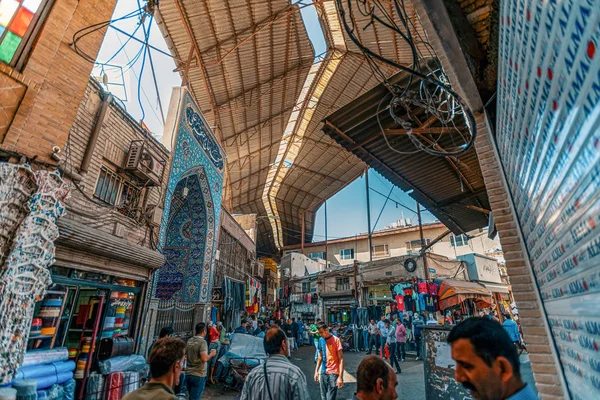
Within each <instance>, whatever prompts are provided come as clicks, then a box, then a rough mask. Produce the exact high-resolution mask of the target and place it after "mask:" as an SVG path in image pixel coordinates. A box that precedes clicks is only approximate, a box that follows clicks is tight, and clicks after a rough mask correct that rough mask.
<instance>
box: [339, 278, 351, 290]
mask: <svg viewBox="0 0 600 400" xmlns="http://www.w3.org/2000/svg"><path fill="white" fill-rule="evenodd" d="M335 290H336V291H340V290H350V278H335Z"/></svg>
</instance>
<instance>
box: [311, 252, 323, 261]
mask: <svg viewBox="0 0 600 400" xmlns="http://www.w3.org/2000/svg"><path fill="white" fill-rule="evenodd" d="M308 258H310V259H313V260H316V259H317V258H320V259H322V260H324V259H325V252H323V251H318V252H316V253H308Z"/></svg>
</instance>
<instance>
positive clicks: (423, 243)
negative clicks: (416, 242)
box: [417, 201, 429, 279]
mask: <svg viewBox="0 0 600 400" xmlns="http://www.w3.org/2000/svg"><path fill="white" fill-rule="evenodd" d="M417 217H418V219H419V234H420V235H421V255H422V256H423V268H424V269H425V279H429V269H428V268H427V255H426V254H427V253H426V252H425V251H423V249H424V248H425V239H424V238H423V223H422V222H421V205H420V204H419V202H418V201H417Z"/></svg>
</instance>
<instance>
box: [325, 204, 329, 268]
mask: <svg viewBox="0 0 600 400" xmlns="http://www.w3.org/2000/svg"><path fill="white" fill-rule="evenodd" d="M327 257H328V254H327V200H325V267H327V260H328V258H327Z"/></svg>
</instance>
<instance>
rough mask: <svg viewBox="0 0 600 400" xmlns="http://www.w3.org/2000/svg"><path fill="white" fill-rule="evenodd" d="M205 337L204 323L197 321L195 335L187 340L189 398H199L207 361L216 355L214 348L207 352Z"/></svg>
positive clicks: (202, 390)
mask: <svg viewBox="0 0 600 400" xmlns="http://www.w3.org/2000/svg"><path fill="white" fill-rule="evenodd" d="M205 337H206V324H205V323H204V322H199V323H198V324H197V325H196V336H194V337H193V338H191V339H190V340H188V349H187V360H188V367H187V371H186V373H187V374H186V384H187V389H188V393H189V395H190V400H200V398H201V397H202V393H204V387H205V386H206V375H207V374H206V372H207V363H208V361H210V359H211V358H213V357H215V356H216V355H217V351H216V350H214V349H213V350H211V351H210V353H209V352H208V344H207V343H206V340H204V338H205Z"/></svg>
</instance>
